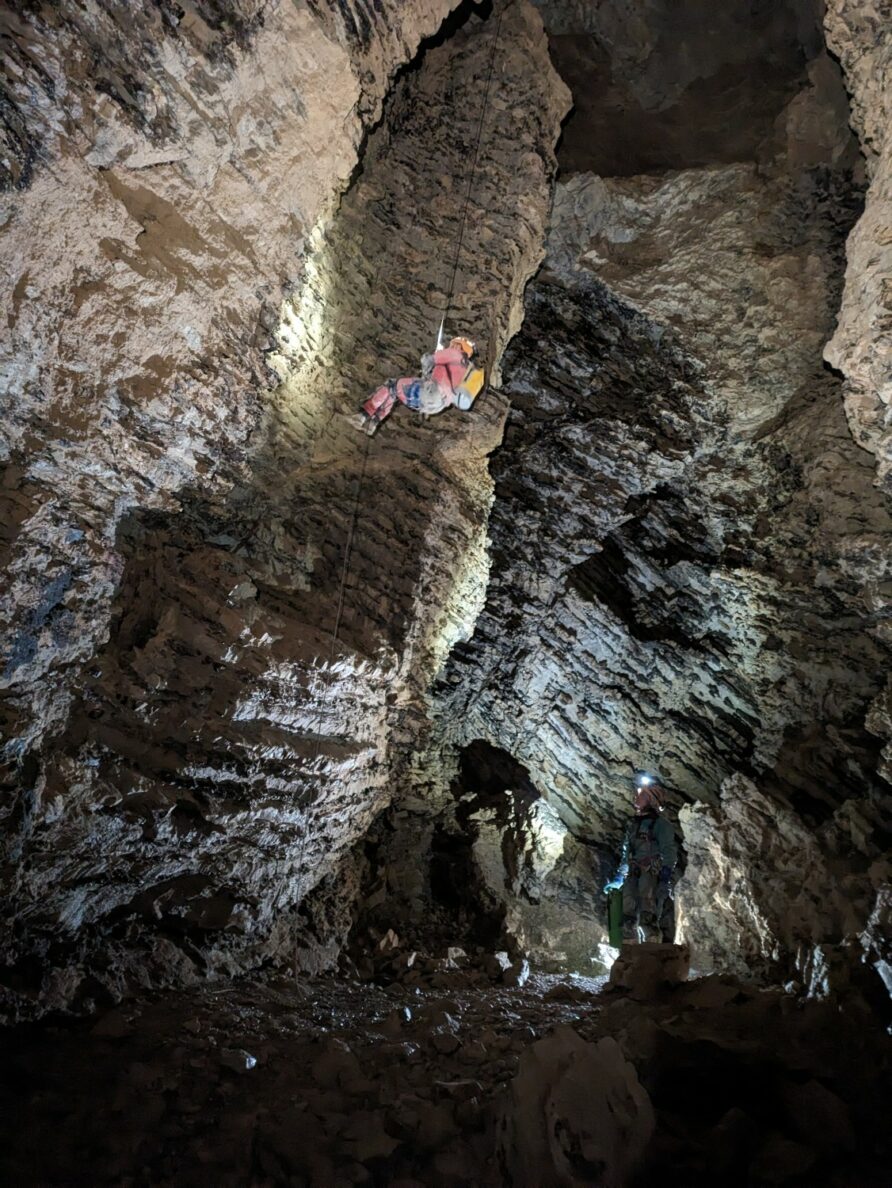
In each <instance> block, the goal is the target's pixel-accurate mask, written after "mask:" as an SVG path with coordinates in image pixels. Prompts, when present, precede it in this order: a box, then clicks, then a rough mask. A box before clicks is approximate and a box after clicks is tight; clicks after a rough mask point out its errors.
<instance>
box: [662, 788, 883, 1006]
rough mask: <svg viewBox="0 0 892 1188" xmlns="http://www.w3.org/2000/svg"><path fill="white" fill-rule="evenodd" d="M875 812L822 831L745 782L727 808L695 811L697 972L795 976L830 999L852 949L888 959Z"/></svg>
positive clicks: (690, 847) (690, 819) (687, 887)
mask: <svg viewBox="0 0 892 1188" xmlns="http://www.w3.org/2000/svg"><path fill="white" fill-rule="evenodd" d="M870 811H871V806H869V805H867V806H858V805H856V804H855V803H854V802H851V801H850V802H847V803H846V804H845V805H843V806H842V807H841V809H840V810H839V811H838V812H837V813H836V814H835V815H834V817H833V818H832V819H831V820H830V821H829V822H827V823H826V825H825V826H824V827H823V828H822V829H821V830H819V831H818V832H817V833H815V832H813V831H812V830H810V829H809V828H808V827H807V826H806V825H805V824H804V822H803V821H802V820H801V819H800V818H799V817H798V815H797V814H796V813H795V812H793V811H792V810H791V809H789V808H785V807H784V806H782V805H777V804H773V803H772V802H771V801H770V800H769V799H768V798H767V797H766V796H765V795H764V794H763V793H761V792H760V791H759V790H758V789H757V788H756V787H755V786H754V785H753V784H752V782H751V781H749V780H747V779H745V778H744V777H742V776H740V775H737V776H733V777H731V778H730V779H729V780H727V781H726V782H725V784H724V785H723V786H722V789H721V803H720V806H719V807H718V808H713V807H710V806H707V805H696V806H686V807H685V808H683V809H682V811H681V814H680V818H681V825H682V829H683V833H684V839H685V845H686V847H687V851H688V864H687V869H686V871H685V874H684V877H683V878H682V880H681V881H680V883H679V885H678V888H677V893H676V919H677V922H678V935H679V938H680V939H681V940H683V941H685V942H686V943H688V944H689V945H690V947H691V950H692V954H693V963H694V966H695V968H697V969H698V970H700V971H711V970H714V969H719V970H730V971H733V972H734V973H737V974H738V975H740V976H741V977H744V978H752V977H757V978H758V977H762V978H765V979H769V980H770V979H775V980H776V979H790V978H792V979H795V980H796V981H798V982H799V983H800V984H801V985H803V986H804V987H806V989H807V990H808V991H809V992H811V993H813V994H817V995H823V994H826V993H828V992H829V991H831V990H833V989H839V988H840V987H841V985H842V984H843V983H842V982H841V981H840V979H841V978H842V979H845V976H846V975H845V973H844V972H843V971H842V970H841V969H840V968H838V967H842V966H844V965H845V962H844V961H843V960H842V958H844V957H845V948H846V947H848V948H849V949H851V950H853V951H854V953H853V955H854V957H855V958H856V960H861V959H862V956H863V959H865V960H867V961H868V962H870V963H871V964H873V965H877V963H879V962H882V961H883V949H884V947H885V946H884V942H883V941H882V932H883V929H882V926H880V927H877V925H878V924H879V923H880V919H881V916H882V904H883V903H884V902H885V900H886V899H887V897H888V892H889V878H890V873H892V871H890V865H889V863H888V861H887V860H886V859H884V857H883V854H882V852H881V850H880V848H879V847H878V846H877V844H876V841H874V840H872V838H873V837H875V836H876V834H877V832H878V831H879V829H880V828H881V825H880V822H879V821H877V820H874V821H873V822H871V821H870V816H869V814H870ZM859 818H860V819H859ZM859 835H860V836H859ZM853 854H857V855H858V856H859V858H860V862H859V863H858V864H856V865H855V866H854V868H853V867H852V865H851V864H850V863H851V857H852V855H853ZM847 860H848V861H847ZM859 867H860V869H859ZM866 918H869V919H870V920H872V921H873V924H872V925H871V924H870V923H868V925H867V928H866V929H865V922H866ZM862 929H865V934H864V936H863V937H862V936H860V935H859V934H860V933H861V931H862ZM862 950H863V953H862Z"/></svg>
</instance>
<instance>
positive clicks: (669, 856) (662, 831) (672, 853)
mask: <svg viewBox="0 0 892 1188" xmlns="http://www.w3.org/2000/svg"><path fill="white" fill-rule="evenodd" d="M677 861H678V845H677V843H676V841H675V830H674V829H673V828H672V826H671V825H670V823H669V822H668V821H667V820H666V818H665V817H663V816H661V815H660V813H658V812H656V811H655V810H652V811H650V812H646V813H642V814H640V815H637V816H635V817H634V818H633V819H632V820H631V821H630V822H629V824H628V827H627V828H626V833H625V837H624V838H623V851H622V858H621V860H620V868H619V874H618V876H617V877H620V876H623V875H624V876H625V877H624V878H623V884H622V891H623V940H624V941H637V940H639V939H640V936H639V929H640V930H641V932H643V933H644V939H645V940H646V941H662V940H670V941H671V940H672V935H671V934H672V931H673V925H672V912H671V906H672V905H671V899H672V872H673V870H674V869H675V864H676V862H677ZM665 917H668V920H666V919H665ZM661 925H665V928H666V931H668V932H669V935H668V936H666V935H664V928H663V927H661Z"/></svg>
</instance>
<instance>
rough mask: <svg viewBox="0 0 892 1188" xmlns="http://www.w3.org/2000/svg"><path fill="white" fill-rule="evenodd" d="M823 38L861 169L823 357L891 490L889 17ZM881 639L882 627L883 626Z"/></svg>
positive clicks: (873, 14) (887, 756)
mask: <svg viewBox="0 0 892 1188" xmlns="http://www.w3.org/2000/svg"><path fill="white" fill-rule="evenodd" d="M825 24H826V28H827V41H828V45H829V46H830V48H831V49H832V50H833V52H834V53H835V54H836V55H837V56H838V58H839V60H840V62H841V64H842V68H843V70H844V72H845V76H846V83H847V86H848V90H849V94H850V96H851V102H852V125H853V127H854V129H855V131H856V132H857V134H858V139H859V141H860V144H861V149H862V151H863V153H864V157H865V163H866V167H867V176H868V188H867V194H866V197H865V204H864V213H863V214H862V216H861V218H860V219H859V220H858V223H857V225H856V227H855V228H854V230H853V231H852V233H851V235H850V236H849V241H848V244H847V257H848V262H847V268H846V283H845V290H844V292H843V297H842V304H841V307H840V311H839V319H838V322H837V326H836V332H835V334H834V335H833V337H832V338H831V339H830V341H829V342H828V344H827V348H826V351H825V355H826V358H827V361H828V362H829V363H830V364H832V366H833V367H835V368H838V369H839V370H840V371H841V372H842V374H843V376H844V377H845V383H844V391H845V406H846V414H847V416H848V421H849V426H850V428H851V431H852V436H853V437H854V439H855V441H856V442H857V443H858V444H859V445H860V446H862V447H863V448H864V449H865V450H869V451H870V453H871V454H873V455H874V460H875V466H876V481H877V483H878V485H879V486H881V487H882V489H883V490H884V491H886V492H887V493H892V321H890V309H892V280H890V277H892V229H890V228H892V99H890V95H892V13H890V10H889V5H888V3H885V2H884V0H831V2H830V3H829V4H828V5H827V12H826V17H825ZM888 557H889V553H888V550H886V552H885V559H884V561H883V562H882V563H881V566H882V570H883V572H884V574H885V578H884V579H881V580H884V587H883V589H882V593H878V594H877V595H875V597H874V606H875V609H876V611H877V613H878V614H880V615H882V616H883V617H884V618H885V619H886V620H888V618H889V609H890V603H889V594H888V585H887V583H888V568H887V565H888ZM885 631H886V635H887V638H888V626H887V627H886V628H885ZM890 698H892V685H890V686H887V691H886V693H885V695H884V697H882V698H879V699H878V700H877V702H876V703H875V705H874V708H873V710H872V713H871V715H870V719H869V726H870V729H871V730H872V731H874V733H876V734H878V735H879V736H880V737H881V738H883V739H885V740H887V741H886V746H885V749H884V752H883V757H884V764H883V771H884V773H885V778H886V779H887V780H888V781H890V782H892V722H890V720H889V701H890Z"/></svg>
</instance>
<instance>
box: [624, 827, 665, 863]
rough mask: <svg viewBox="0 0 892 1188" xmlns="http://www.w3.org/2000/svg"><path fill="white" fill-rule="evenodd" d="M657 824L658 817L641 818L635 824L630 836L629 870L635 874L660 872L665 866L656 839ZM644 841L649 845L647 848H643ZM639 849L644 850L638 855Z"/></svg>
mask: <svg viewBox="0 0 892 1188" xmlns="http://www.w3.org/2000/svg"><path fill="white" fill-rule="evenodd" d="M656 823H657V818H656V817H640V818H638V819H636V821H635V823H634V828H633V829H632V831H631V833H630V836H629V868H630V870H631V871H632V873H633V874H642V873H645V872H650V871H652V870H657V871H659V870H660V868H661V867H662V865H663V860H662V857H661V856H660V847H659V845H658V844H657V841H656V838H655V837H654V826H655V825H656ZM643 840H644V841H646V842H647V843H648V844H647V845H646V846H645V847H642V846H641V842H642V841H643ZM636 843H637V846H636ZM639 847H640V848H642V849H644V852H643V853H641V852H637V853H636V849H638V848H639Z"/></svg>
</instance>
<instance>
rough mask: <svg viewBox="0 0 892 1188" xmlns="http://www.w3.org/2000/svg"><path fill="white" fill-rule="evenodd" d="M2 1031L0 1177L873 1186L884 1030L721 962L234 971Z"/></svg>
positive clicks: (882, 1136)
mask: <svg viewBox="0 0 892 1188" xmlns="http://www.w3.org/2000/svg"><path fill="white" fill-rule="evenodd" d="M8 1041H9V1042H8V1043H7V1045H6V1057H5V1060H4V1065H5V1067H4V1079H3V1101H2V1105H3V1108H2V1110H0V1117H2V1119H3V1123H2V1127H3V1130H2V1140H3V1141H2V1144H0V1167H2V1170H3V1174H4V1178H5V1179H6V1180H7V1181H8V1182H10V1183H19V1184H37V1183H40V1184H63V1183H72V1182H89V1183H91V1184H116V1183H122V1182H127V1183H133V1184H174V1183H176V1184H207V1183H209V1182H213V1183H216V1184H227V1185H228V1184H233V1185H234V1184H248V1183H251V1184H280V1183H293V1184H300V1185H317V1186H318V1188H332V1186H335V1185H338V1186H340V1185H347V1184H381V1185H384V1184H386V1185H404V1186H407V1185H415V1184H423V1185H429V1186H435V1185H436V1186H439V1185H444V1186H451V1185H459V1184H467V1183H475V1184H488V1185H526V1184H536V1185H542V1184H546V1183H547V1184H562V1185H564V1184H566V1185H577V1184H578V1185H607V1184H611V1185H619V1184H638V1183H641V1184H644V1183H649V1182H651V1180H652V1177H653V1176H654V1175H655V1174H657V1173H659V1176H660V1178H661V1180H662V1181H663V1182H665V1183H668V1184H678V1185H682V1184H684V1185H699V1184H704V1185H705V1184H711V1183H714V1182H715V1177H716V1176H717V1175H720V1176H721V1177H722V1179H723V1182H725V1183H728V1184H730V1185H740V1186H746V1188H756V1186H759V1188H761V1186H762V1185H768V1184H790V1185H800V1184H805V1183H808V1184H811V1185H826V1186H828V1188H830V1186H832V1188H850V1185H852V1184H853V1183H857V1184H859V1186H860V1185H863V1186H864V1188H879V1186H880V1185H883V1184H885V1183H886V1164H885V1160H886V1159H887V1158H888V1151H887V1149H886V1145H885V1144H887V1143H888V1133H887V1131H886V1128H885V1127H884V1126H883V1125H882V1123H881V1119H882V1117H883V1113H882V1108H881V1105H880V1103H879V1101H878V1094H880V1093H881V1092H882V1086H883V1077H884V1076H885V1070H886V1069H887V1067H888V1063H887V1062H888V1052H887V1047H888V1041H887V1039H881V1040H878V1039H877V1038H876V1037H874V1036H873V1035H872V1033H870V1031H869V1030H868V1031H865V1030H864V1020H863V1019H862V1018H861V1017H860V1016H858V1015H856V1016H855V1017H852V1016H851V1015H850V1014H849V1012H848V1010H845V1011H843V1012H840V1011H839V1008H838V1005H834V1006H832V1007H830V1006H821V1005H817V1004H810V1005H809V1004H803V1003H802V1002H801V1001H798V1000H797V999H796V998H794V997H792V996H789V995H783V994H781V993H780V992H755V991H753V990H751V989H750V990H748V989H745V988H743V987H741V986H740V985H739V984H737V983H735V982H734V981H733V980H731V979H729V978H710V979H704V980H700V981H695V982H690V983H679V984H676V985H675V986H674V987H664V988H663V989H662V990H661V991H659V992H658V993H657V994H656V995H655V996H652V997H651V998H650V1000H649V1002H648V1003H647V1004H641V1003H638V1002H636V1001H635V1000H634V998H633V997H629V996H627V995H626V994H624V993H623V992H622V991H620V990H610V991H607V992H604V991H601V988H600V984H599V983H597V982H593V981H590V980H586V979H575V980H572V981H569V982H567V981H563V982H562V981H561V980H560V979H559V978H556V977H548V976H542V975H534V976H533V977H531V979H530V981H529V982H527V984H526V985H525V986H524V987H523V988H522V989H514V990H508V989H502V990H493V989H481V988H475V987H472V986H469V985H468V984H467V982H466V980H465V979H464V977H463V975H461V974H455V975H454V977H453V982H452V985H451V986H450V987H449V988H448V990H446V989H432V988H428V987H425V988H421V987H416V988H414V989H407V988H405V987H403V986H399V985H392V986H390V987H380V988H375V987H371V986H369V985H368V984H358V983H354V982H351V981H350V980H349V979H338V980H326V979H321V980H314V981H312V982H307V983H305V984H302V985H298V986H295V984H294V983H293V982H290V983H289V982H274V983H271V984H266V985H263V984H248V983H241V984H237V983H236V984H233V985H231V986H229V987H226V988H222V989H219V990H217V991H214V990H211V989H208V988H205V989H197V990H195V991H190V992H184V993H168V994H165V995H164V996H163V997H155V998H148V999H145V1000H142V1001H139V1002H134V1003H131V1004H129V1005H127V1006H122V1007H119V1008H116V1009H115V1010H113V1011H111V1012H107V1013H104V1014H102V1015H101V1016H100V1017H99V1018H98V1019H96V1020H95V1021H92V1022H85V1023H80V1024H68V1025H55V1024H54V1025H52V1026H49V1027H46V1026H44V1027H43V1028H42V1029H41V1030H40V1031H39V1032H36V1031H35V1030H34V1029H33V1028H29V1027H22V1028H19V1029H17V1030H16V1031H14V1032H12V1033H11V1034H10V1035H9V1036H8ZM447 1041H448V1042H447ZM608 1102H609V1104H608ZM844 1103H845V1104H844ZM635 1164H637V1166H638V1171H637V1173H636V1172H634V1171H633V1165H635Z"/></svg>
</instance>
